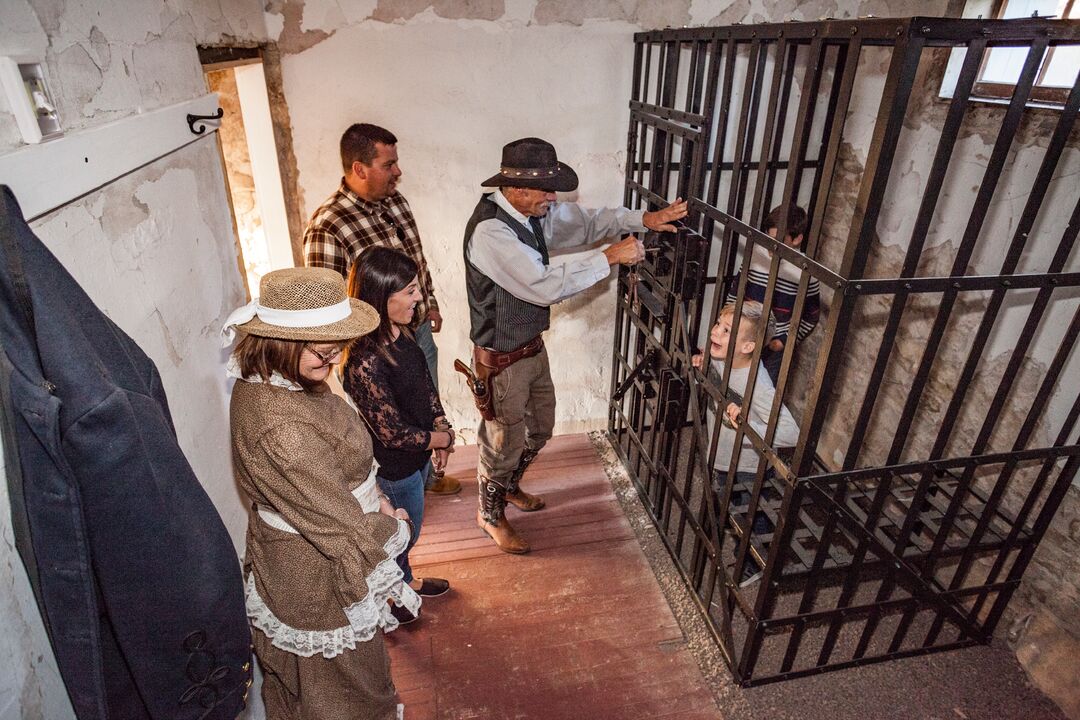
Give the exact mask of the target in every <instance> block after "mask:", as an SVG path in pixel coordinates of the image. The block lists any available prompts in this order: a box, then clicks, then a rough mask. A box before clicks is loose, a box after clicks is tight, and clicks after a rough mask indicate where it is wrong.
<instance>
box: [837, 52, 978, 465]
mask: <svg viewBox="0 0 1080 720" xmlns="http://www.w3.org/2000/svg"><path fill="white" fill-rule="evenodd" d="M985 48H986V39H985V38H980V39H978V40H975V41H974V42H972V44H971V45H970V46H969V47H968V50H967V55H966V56H965V57H964V64H963V67H962V68H961V70H960V77H959V79H958V80H957V82H956V90H955V92H954V93H953V98H952V101H951V102H950V103H949V112H948V114H947V115H946V117H945V124H944V125H943V126H942V129H941V135H940V137H939V138H938V146H937V151H936V152H935V153H934V162H933V164H932V165H931V167H930V174H929V175H928V176H927V178H926V186H925V189H924V190H923V196H922V201H921V202H920V204H919V211H918V214H917V215H916V217H915V226H914V227H913V228H912V230H911V237H910V239H909V240H908V249H907V254H906V255H905V257H904V264H903V266H902V267H901V269H900V277H902V278H906V277H914V275H915V270H916V268H917V267H918V264H919V258H920V257H921V256H922V249H923V245H924V243H925V242H926V233H927V231H928V230H929V229H930V222H931V221H932V220H933V217H934V211H935V210H936V208H937V203H938V199H939V198H940V196H941V188H942V185H943V184H944V180H945V174H946V173H947V172H948V170H949V161H950V160H951V159H952V152H953V148H954V147H955V145H956V137H957V135H958V134H959V132H960V125H961V124H962V123H963V120H964V114H965V112H966V110H967V107H968V97H969V96H970V94H971V88H972V86H973V85H974V83H975V78H976V76H977V74H978V71H979V68H980V67H981V66H982V55H983V51H984V50H985ZM907 297H908V293H907V291H906V290H900V291H898V292H897V293H896V295H895V296H894V298H893V301H892V305H891V307H890V308H889V318H888V320H887V321H886V323H885V331H884V332H883V333H882V335H881V343H880V344H879V346H878V352H877V357H876V359H875V361H874V368H873V370H871V372H870V379H869V380H868V381H867V384H866V394H865V395H864V396H863V402H862V405H861V406H860V408H859V415H858V419H857V420H856V421H855V425H854V429H853V430H852V433H851V442H850V443H849V445H848V450H847V455H846V456H845V457H844V466H843V467H844V469H845V470H850V469H852V468H854V467H855V466H856V464H857V463H858V461H859V454H860V452H861V451H862V448H863V441H864V439H865V436H866V430H867V428H868V427H869V425H870V419H871V416H872V414H873V411H874V407H875V405H876V404H877V396H878V393H879V392H880V390H881V386H882V379H883V378H884V375H885V368H886V367H887V366H888V364H889V357H890V356H891V354H892V347H893V344H894V340H895V338H896V335H897V331H898V330H899V329H900V320H901V318H902V317H903V315H904V305H905V303H906V302H907Z"/></svg>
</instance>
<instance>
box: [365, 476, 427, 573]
mask: <svg viewBox="0 0 1080 720" xmlns="http://www.w3.org/2000/svg"><path fill="white" fill-rule="evenodd" d="M430 472H431V463H428V464H427V465H425V466H424V467H422V468H420V469H419V470H417V471H416V472H414V473H413V474H412V475H409V476H408V477H403V478H401V479H400V480H387V479H386V478H381V477H378V476H376V478H375V480H376V482H378V483H379V489H380V490H382V491H383V493H385V494H386V497H387V498H388V499H389V500H390V504H391V505H393V506H394V508H395V509H397V508H402V509H404V510H405V512H407V513H409V519H410V520H412V524H413V535H412V539H411V540H409V544H408V545H406V546H405V552H403V553H401V554H400V555H398V557H397V564H398V567H400V568H401V572H403V573H405V582H412V579H413V573H412V567H411V566H410V565H409V551H410V550H412V547H413V545H415V544H416V540H417V539H418V538H419V537H420V525H421V524H422V523H423V522H424V477H425V476H426V474H427V473H430Z"/></svg>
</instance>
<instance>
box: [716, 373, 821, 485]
mask: <svg viewBox="0 0 1080 720" xmlns="http://www.w3.org/2000/svg"><path fill="white" fill-rule="evenodd" d="M712 367H713V370H714V371H715V372H716V373H717V377H718V378H719V377H722V376H723V373H724V361H723V360H713V361H712ZM749 377H750V367H749V366H747V367H744V368H732V369H731V375H730V376H729V377H728V387H729V388H730V389H731V390H732V391H733V392H736V393H738V394H740V395H742V396H743V397H745V396H746V381H747V379H748V378H749ZM775 397H776V388H775V387H774V386H773V384H772V379H771V378H770V377H769V373H768V372H767V371H766V370H765V366H764V365H761V366H759V367H758V372H757V378H756V380H755V382H754V397H753V398H751V399H750V417H749V418H748V421H749V423H750V427H752V428H753V429H754V432H756V433H757V434H758V435H760V436H761V437H765V430H766V428H767V427H768V423H769V413H771V412H772V404H773V398H775ZM726 409H727V405H726V404H725V405H724V406H723V407H721V408H720V412H724V411H725V410H726ZM713 422H715V418H713V417H712V416H711V414H710V417H709V432H710V434H711V433H712V423H713ZM797 442H799V426H798V425H797V424H796V423H795V418H794V417H792V415H791V412H790V411H789V410H788V409H787V406H786V405H783V404H781V405H780V416H779V417H778V418H777V420H776V434H775V435H773V443H772V444H773V447H791V446H792V445H794V444H795V443H797ZM734 451H735V431H734V430H732V429H731V428H729V427H728V426H727V425H724V424H723V423H721V424H720V437H719V438H718V439H717V441H716V461H715V462H714V463H713V466H714V467H715V468H716V469H717V470H722V471H724V472H727V471H728V468H729V466H730V465H731V454H732V453H733V452H734ZM758 459H759V458H758V454H757V453H756V452H754V446H753V444H752V443H751V442H750V438H748V437H746V434H745V433H744V434H743V441H742V450H741V451H740V452H739V465H738V468H737V472H751V473H752V472H756V471H757V467H758Z"/></svg>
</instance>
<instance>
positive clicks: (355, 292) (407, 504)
mask: <svg viewBox="0 0 1080 720" xmlns="http://www.w3.org/2000/svg"><path fill="white" fill-rule="evenodd" d="M416 276H417V267H416V263H415V262H413V261H412V259H410V258H409V256H407V255H405V254H404V253H401V252H398V251H397V250H394V249H392V248H388V247H381V246H376V247H372V248H369V249H367V250H365V251H364V252H363V253H362V254H361V255H360V257H359V258H358V259H357V261H356V263H355V264H354V265H353V268H352V271H351V272H350V273H349V295H351V296H352V297H355V298H359V299H361V300H363V301H364V302H366V303H368V304H369V305H371V306H372V307H374V308H375V310H377V311H378V313H379V327H378V329H377V330H375V332H372V333H370V334H368V335H365V336H364V337H362V338H360V339H359V340H357V341H356V343H354V344H353V345H352V347H351V348H349V350H348V356H347V358H346V360H345V362H344V365H343V367H344V370H343V377H342V385H343V386H344V388H345V391H346V392H347V393H348V394H349V396H350V397H351V398H352V400H353V402H354V403H355V404H356V407H357V409H358V410H359V412H360V417H362V418H363V419H364V421H365V422H366V423H367V425H368V428H369V429H370V430H371V436H372V439H373V444H374V451H375V460H376V461H377V462H378V464H379V469H378V473H377V476H376V477H377V480H378V483H379V487H380V489H381V490H382V492H384V493H385V494H386V497H387V498H388V499H389V500H390V504H391V505H393V506H394V507H395V508H404V509H405V511H406V512H408V513H409V517H410V518H411V519H412V522H413V525H414V528H415V529H414V532H413V536H412V540H411V541H410V543H409V546H408V547H407V548H406V549H405V552H403V553H402V554H401V555H399V556H398V564H399V565H400V566H401V570H402V572H404V574H405V581H406V582H408V583H409V585H410V586H412V588H413V589H414V590H416V591H417V592H418V593H419V594H420V595H425V596H428V597H433V596H436V595H442V594H443V593H445V592H446V591H447V590H449V589H450V584H449V583H448V582H447V581H446V580H442V579H440V578H424V579H420V578H414V577H413V573H412V568H411V567H410V566H409V550H410V549H412V546H413V545H414V544H415V543H416V540H417V538H418V537H419V535H420V526H421V524H422V522H423V518H424V478H425V477H426V474H427V470H428V467H427V466H428V464H429V463H430V462H432V453H433V452H434V463H435V468H436V469H437V470H440V469H442V468H443V467H444V466H445V465H446V460H447V458H448V456H449V453H451V452H453V448H454V431H453V430H452V429H451V428H450V423H449V422H447V420H446V416H445V413H444V412H443V408H442V403H440V402H439V394H438V391H437V390H436V389H435V384H434V383H433V382H432V380H431V375H430V374H429V372H428V368H427V361H426V360H425V358H424V351H423V350H421V349H420V347H419V346H418V345H417V344H416V341H415V340H414V339H413V334H412V330H411V329H410V326H411V323H412V319H413V314H414V310H415V308H416V303H417V302H418V301H419V300H420V298H421V294H420V286H419V284H418V282H417V277H416ZM391 611H392V612H394V613H395V615H396V616H397V617H398V621H399V622H409V621H411V620H413V619H415V617H413V616H412V614H411V613H409V612H408V610H405V609H404V608H397V607H393V608H391ZM402 615H406V616H405V617H402Z"/></svg>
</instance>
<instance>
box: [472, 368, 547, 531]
mask: <svg viewBox="0 0 1080 720" xmlns="http://www.w3.org/2000/svg"><path fill="white" fill-rule="evenodd" d="M491 382H492V392H493V393H494V394H495V419H494V420H481V421H480V432H479V434H478V435H477V444H478V445H479V446H480V462H479V466H478V468H477V472H478V475H479V476H480V477H479V485H480V511H481V514H482V515H483V516H484V518H485V519H486V520H488V521H489V522H493V523H494V522H498V520H499V518H501V517H502V511H503V509H504V508H505V507H506V489H507V483H508V481H509V480H510V477H511V476H512V475H513V474H514V471H515V470H516V469H517V467H518V462H519V461H520V460H521V455H522V453H523V452H524V451H526V450H529V451H531V453H532V454H534V455H535V453H537V452H539V451H540V448H542V447H544V444H545V443H547V441H548V440H550V439H551V431H552V429H553V428H554V427H555V386H554V385H553V384H552V382H551V367H550V366H549V365H548V354H547V347H544V349H543V350H541V351H540V352H539V354H537V355H534V356H532V357H529V358H524V359H522V360H518V361H517V362H516V363H514V364H513V365H511V366H510V367H508V368H506V369H505V370H503V371H502V372H501V373H499V374H498V375H496V376H495V378H494V379H493V380H492V381H491Z"/></svg>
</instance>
